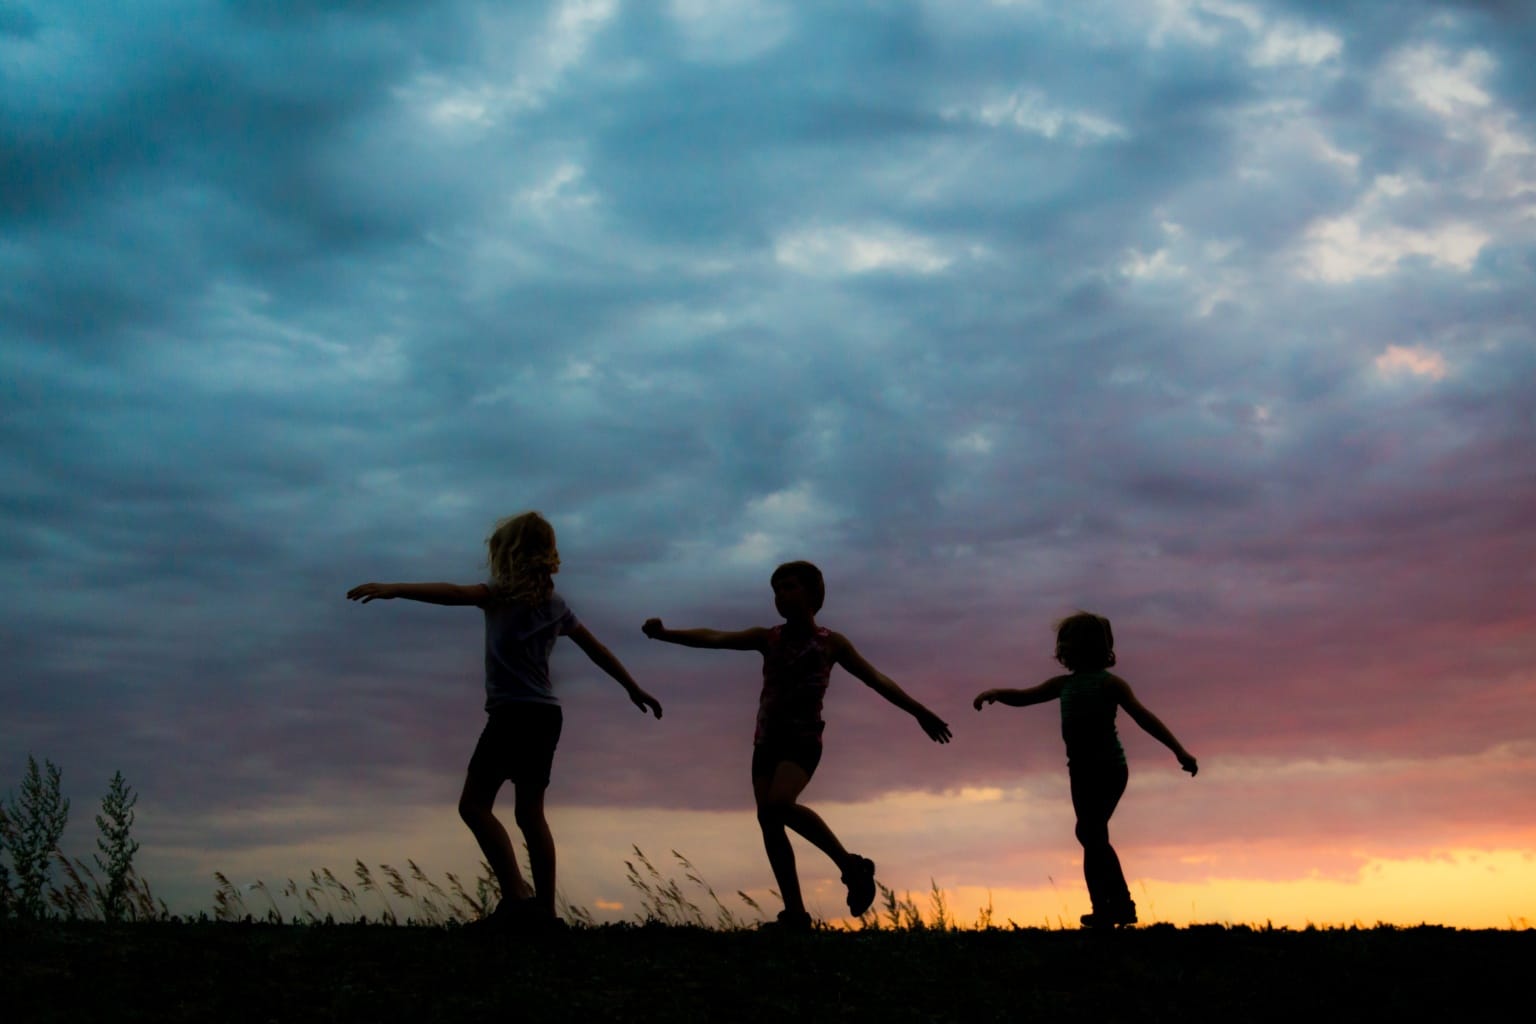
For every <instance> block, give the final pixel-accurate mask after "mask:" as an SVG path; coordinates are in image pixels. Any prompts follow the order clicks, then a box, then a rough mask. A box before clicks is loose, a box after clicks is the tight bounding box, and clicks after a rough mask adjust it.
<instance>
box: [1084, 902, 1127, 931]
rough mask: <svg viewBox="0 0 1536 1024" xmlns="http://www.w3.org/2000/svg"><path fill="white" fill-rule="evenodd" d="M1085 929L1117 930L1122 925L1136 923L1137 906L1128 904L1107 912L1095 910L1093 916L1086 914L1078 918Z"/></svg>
mask: <svg viewBox="0 0 1536 1024" xmlns="http://www.w3.org/2000/svg"><path fill="white" fill-rule="evenodd" d="M1078 920H1079V921H1081V922H1082V923H1083V927H1084V928H1115V927H1118V926H1120V925H1127V924H1135V923H1136V904H1134V903H1127V904H1125V905H1124V906H1121V907H1111V908H1109V909H1107V910H1095V911H1094V912H1093V913H1091V914H1084V915H1083V916H1082V917H1080V918H1078Z"/></svg>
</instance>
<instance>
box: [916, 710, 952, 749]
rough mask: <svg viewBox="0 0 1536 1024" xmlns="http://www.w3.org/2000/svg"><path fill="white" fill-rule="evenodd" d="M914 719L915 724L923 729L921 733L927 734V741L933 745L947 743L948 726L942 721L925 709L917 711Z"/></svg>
mask: <svg viewBox="0 0 1536 1024" xmlns="http://www.w3.org/2000/svg"><path fill="white" fill-rule="evenodd" d="M916 718H917V724H918V725H920V726H922V727H923V732H925V733H927V734H928V738H929V739H931V740H933V741H934V742H935V743H948V742H949V726H948V725H947V724H945V722H944V719H942V718H940V717H939V716H938V715H936V714H934V713H933V712H932V711H929V710H928V709H927V708H923V709H922V710H921V711H919V712H918V713H917V715H916Z"/></svg>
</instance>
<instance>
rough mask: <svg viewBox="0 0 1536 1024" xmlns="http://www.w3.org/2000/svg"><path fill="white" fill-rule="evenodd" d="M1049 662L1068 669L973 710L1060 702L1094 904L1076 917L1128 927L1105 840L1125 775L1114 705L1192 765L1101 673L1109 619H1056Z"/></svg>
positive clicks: (1125, 688) (1131, 917)
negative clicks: (993, 705)
mask: <svg viewBox="0 0 1536 1024" xmlns="http://www.w3.org/2000/svg"><path fill="white" fill-rule="evenodd" d="M1056 660H1057V661H1059V662H1061V663H1062V664H1063V665H1065V666H1066V667H1067V668H1068V669H1069V670H1070V671H1071V674H1070V675H1065V676H1055V677H1054V678H1051V679H1047V680H1046V681H1045V682H1043V683H1041V684H1040V685H1039V686H1032V687H1030V688H1029V689H1027V690H986V691H984V692H982V693H980V694H978V695H977V696H976V701H975V706H976V710H977V711H980V710H981V706H982V705H983V704H991V703H994V702H995V703H998V704H1007V705H1009V706H1011V707H1016V708H1021V707H1026V706H1028V705H1030V704H1043V703H1045V702H1046V701H1048V700H1057V699H1059V700H1060V701H1061V737H1062V739H1064V740H1066V742H1067V773H1068V776H1069V777H1070V779H1071V783H1072V809H1073V810H1074V811H1076V812H1077V841H1078V842H1080V843H1082V844H1083V877H1084V878H1085V879H1086V880H1087V882H1088V898H1089V899H1091V900H1092V901H1093V912H1092V913H1091V914H1084V915H1083V916H1082V922H1083V924H1084V925H1085V926H1087V927H1114V926H1115V925H1122V924H1135V923H1136V904H1135V903H1133V902H1131V893H1130V890H1129V889H1127V888H1126V886H1125V874H1124V872H1122V871H1121V870H1120V858H1119V857H1118V856H1116V855H1115V848H1114V847H1113V846H1111V845H1109V817H1110V815H1112V814H1114V813H1115V805H1116V804H1118V803H1119V802H1120V797H1121V796H1122V795H1123V794H1124V793H1125V784H1126V781H1127V779H1128V778H1129V772H1128V769H1127V768H1126V764H1125V750H1124V748H1122V747H1121V746H1120V738H1119V736H1117V735H1116V734H1115V709H1117V708H1125V713H1126V714H1128V715H1130V716H1131V720H1132V721H1134V722H1135V723H1136V724H1137V725H1139V726H1141V727H1142V728H1143V729H1145V730H1146V731H1147V732H1148V733H1150V734H1151V735H1152V736H1153V737H1154V738H1155V739H1157V740H1159V741H1160V742H1161V743H1162V744H1163V745H1164V746H1166V747H1167V748H1168V749H1169V750H1171V751H1173V754H1174V756H1175V757H1177V758H1178V759H1179V764H1180V766H1181V767H1183V769H1184V770H1185V771H1187V772H1189V774H1190V775H1194V774H1195V772H1196V771H1197V770H1198V768H1199V766H1198V765H1197V764H1196V763H1195V759H1194V757H1192V756H1191V755H1190V753H1189V751H1187V750H1185V749H1184V748H1183V747H1182V746H1180V745H1179V741H1178V740H1176V739H1174V737H1173V733H1171V732H1169V731H1168V727H1167V726H1165V725H1164V724H1163V723H1162V722H1160V721H1158V720H1157V716H1156V715H1154V714H1152V712H1150V711H1148V710H1147V709H1146V708H1144V707H1142V705H1141V702H1140V701H1138V700H1137V699H1136V696H1135V694H1133V693H1131V688H1130V685H1129V684H1127V683H1126V681H1125V680H1124V679H1121V678H1120V677H1119V676H1117V675H1113V674H1111V673H1110V672H1109V671H1107V670H1108V669H1109V667H1110V666H1112V665H1113V664H1114V663H1115V634H1114V632H1113V631H1112V630H1111V629H1110V627H1109V620H1108V619H1106V618H1104V617H1103V616H1102V615H1094V614H1092V613H1090V612H1078V613H1077V614H1075V615H1070V616H1068V617H1067V618H1065V619H1063V620H1062V621H1061V622H1060V623H1058V624H1057V626H1056Z"/></svg>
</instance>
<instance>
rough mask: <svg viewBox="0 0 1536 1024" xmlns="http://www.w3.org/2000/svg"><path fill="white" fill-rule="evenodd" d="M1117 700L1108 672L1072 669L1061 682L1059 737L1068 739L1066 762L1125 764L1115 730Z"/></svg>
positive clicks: (1118, 737)
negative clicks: (1111, 687)
mask: <svg viewBox="0 0 1536 1024" xmlns="http://www.w3.org/2000/svg"><path fill="white" fill-rule="evenodd" d="M1119 707H1120V703H1119V701H1117V700H1116V699H1115V694H1114V691H1113V690H1111V689H1110V687H1109V673H1108V672H1105V671H1102V670H1101V671H1098V672H1074V673H1072V674H1071V675H1069V676H1067V677H1066V679H1065V681H1064V682H1063V683H1062V686H1061V738H1062V739H1064V740H1066V742H1067V764H1068V765H1073V764H1076V765H1079V766H1081V767H1090V766H1093V765H1114V764H1125V748H1124V747H1122V746H1120V736H1119V735H1118V734H1117V733H1116V732H1115V712H1116V711H1117V710H1118V709H1119Z"/></svg>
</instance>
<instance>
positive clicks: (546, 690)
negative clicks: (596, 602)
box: [482, 593, 581, 711]
mask: <svg viewBox="0 0 1536 1024" xmlns="http://www.w3.org/2000/svg"><path fill="white" fill-rule="evenodd" d="M482 607H483V608H484V611H485V710H487V711H490V710H492V709H493V708H498V707H501V706H503V705H506V704H518V703H530V704H559V703H560V698H558V697H556V696H555V693H554V687H553V686H552V685H551V683H550V680H549V652H550V651H552V650H554V648H555V640H556V639H557V638H558V637H561V636H563V635H565V634H568V633H570V632H571V631H572V630H574V629H575V628H576V627H577V626H579V625H581V623H579V622H577V621H576V615H575V613H574V612H572V611H571V609H570V608H569V607H568V606H567V605H566V603H565V601H564V599H562V598H561V597H560V595H559V594H554V593H552V594H550V595H549V600H547V601H544V602H542V603H540V604H533V605H529V604H522V603H520V602H517V601H491V602H489V603H487V604H485V605H483V606H482Z"/></svg>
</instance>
